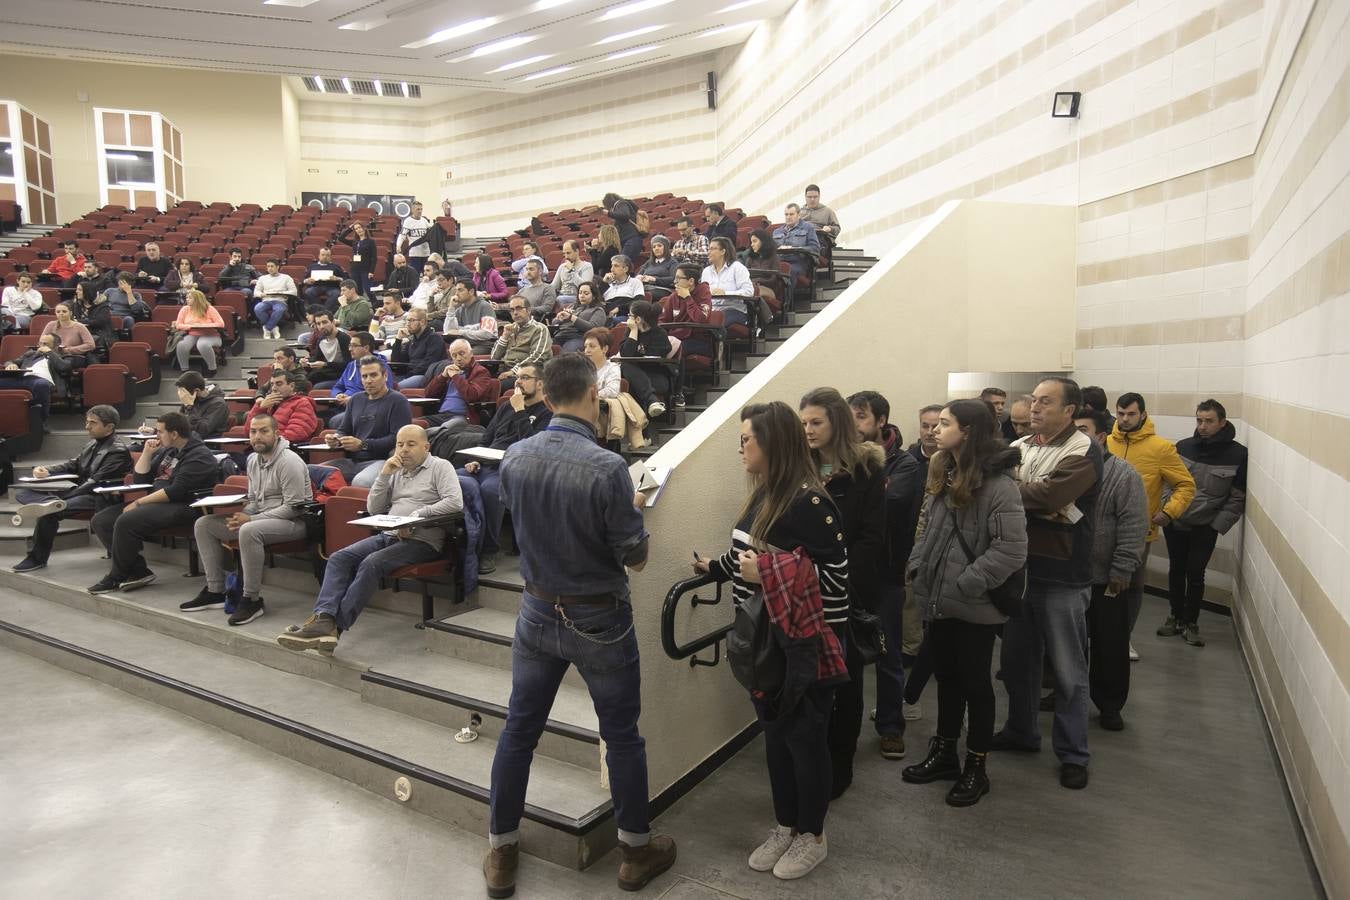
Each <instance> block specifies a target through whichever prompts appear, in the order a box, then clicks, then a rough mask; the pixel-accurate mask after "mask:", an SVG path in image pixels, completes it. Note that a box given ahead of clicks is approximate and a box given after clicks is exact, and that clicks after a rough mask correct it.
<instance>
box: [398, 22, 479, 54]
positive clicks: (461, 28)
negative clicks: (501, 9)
mask: <svg viewBox="0 0 1350 900" xmlns="http://www.w3.org/2000/svg"><path fill="white" fill-rule="evenodd" d="M500 21H501V19H499V18H497V17H496V16H486V17H484V18H482V19H472V20H470V21H468V22H464V23H462V24H460V25H455V26H454V27H452V28H443V29H441V30H440V31H438V32H436V33H435V34H430V35H427V36H426V37H425V38H423V39H422V40H420V41H413V42H412V43H411V44H404V45H403V49H404V50H421V49H422V48H423V47H430V46H431V45H432V44H442V43H444V42H446V41H453V40H454V39H455V38H457V37H463V36H464V35H466V34H473V33H475V32H478V31H482V30H483V29H485V28H491V27H492V26H493V25H496V24H497V23H498V22H500Z"/></svg>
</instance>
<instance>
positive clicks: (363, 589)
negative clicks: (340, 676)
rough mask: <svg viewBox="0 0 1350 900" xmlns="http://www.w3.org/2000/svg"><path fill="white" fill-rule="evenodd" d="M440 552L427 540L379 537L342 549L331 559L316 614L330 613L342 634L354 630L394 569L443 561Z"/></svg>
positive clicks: (316, 602)
mask: <svg viewBox="0 0 1350 900" xmlns="http://www.w3.org/2000/svg"><path fill="white" fill-rule="evenodd" d="M440 555H441V550H440V549H439V548H437V547H433V546H431V545H430V544H428V543H426V542H425V541H415V540H403V541H401V540H399V539H398V538H396V537H393V536H392V535H388V534H376V535H372V536H371V537H368V538H366V539H365V540H362V541H357V542H356V543H355V544H350V545H348V546H346V547H343V548H342V549H341V550H339V551H338V552H336V553H334V554H333V555H332V556H330V557H329V558H328V567H327V568H326V569H324V573H323V584H322V585H321V586H320V587H319V596H318V599H317V600H315V602H314V612H315V613H328V615H330V616H332V617H333V618H335V619H337V626H338V628H341V629H342V630H343V631H346V630H347V629H348V628H351V627H352V625H353V624H354V623H355V622H356V617H357V616H359V615H361V610H363V609H365V608H366V604H367V603H369V602H370V598H371V596H372V595H373V594H374V593H375V592H376V591H377V590H379V587H380V579H382V578H384V577H386V576H387V575H389V573H390V572H393V571H394V570H395V569H401V568H403V567H404V566H410V565H412V564H413V563H420V562H430V561H431V560H433V559H438V558H440Z"/></svg>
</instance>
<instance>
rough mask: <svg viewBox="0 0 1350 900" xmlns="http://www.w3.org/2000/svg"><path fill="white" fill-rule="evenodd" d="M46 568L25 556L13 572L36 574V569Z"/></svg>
mask: <svg viewBox="0 0 1350 900" xmlns="http://www.w3.org/2000/svg"><path fill="white" fill-rule="evenodd" d="M45 568H47V564H46V563H45V562H38V561H37V560H36V559H33V557H31V556H25V557H24V558H23V562H21V563H19V564H18V565H17V566H15V567H14V571H15V572H36V571H37V570H38V569H45Z"/></svg>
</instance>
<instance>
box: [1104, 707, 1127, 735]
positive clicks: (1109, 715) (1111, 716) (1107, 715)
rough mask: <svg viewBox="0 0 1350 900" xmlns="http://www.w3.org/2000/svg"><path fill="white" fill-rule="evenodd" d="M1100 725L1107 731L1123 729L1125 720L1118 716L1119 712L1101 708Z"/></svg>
mask: <svg viewBox="0 0 1350 900" xmlns="http://www.w3.org/2000/svg"><path fill="white" fill-rule="evenodd" d="M1102 727H1103V728H1105V729H1106V730H1107V731H1124V730H1125V720H1124V719H1122V718H1121V717H1120V713H1119V712H1112V711H1110V710H1105V709H1104V710H1102Z"/></svg>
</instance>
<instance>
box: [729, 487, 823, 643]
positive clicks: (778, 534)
mask: <svg viewBox="0 0 1350 900" xmlns="http://www.w3.org/2000/svg"><path fill="white" fill-rule="evenodd" d="M754 519H755V511H754V510H753V509H752V510H750V511H749V512H748V513H746V515H744V516H742V517H741V520H740V521H739V522H737V523H736V527H735V529H733V530H732V532H731V549H730V550H728V551H727V552H726V553H723V554H722V555H721V556H719V557H717V558H716V559H711V560H709V561H708V571H709V573H710V574H711V575H712V576H713V577H714V578H716V579H717V580H718V581H730V582H732V589H731V597H732V600H733V601H734V602H735V603H736V605H737V606H739V605H740V604H742V603H743V602H745V601H746V600H747V599H749V598H750V596H751V595H752V594H753V593H754V592H755V591H756V590H757V589H758V585H754V584H751V583H750V582H748V581H746V580H745V579H744V578H742V577H741V565H740V562H739V561H738V559H737V557H738V556H739V555H740V553H741V551H743V550H756V551H759V552H765V551H768V550H773V551H775V552H786V553H791V552H792V551H794V550H796V549H797V548H799V547H800V548H802V549H803V550H805V551H806V553H807V554H808V555H809V556H810V557H811V562H812V563H813V564H814V565H815V568H816V580H817V581H818V582H819V583H820V600H821V607H822V608H823V609H824V611H825V621H826V622H828V623H830V624H831V625H839V624H843V623H844V622H847V621H848V551H847V550H846V549H845V543H844V528H843V523H842V521H841V519H840V516H839V511H838V510H837V509H836V508H835V505H834V501H832V500H831V499H830V497H829V495H828V494H825V493H823V492H820V491H805V492H804V493H803V494H802V495H801V496H800V497H799V498H798V499H797V501H796V502H795V503H793V505H792V506H790V507H789V508H788V511H787V512H786V513H784V514H783V516H782V517H781V518H780V519H779V520H778V521H777V522H775V523H774V526H773V527H772V528H770V529H769V534H768V538H769V540H768V541H767V546H766V545H765V542H757V541H755V540H754V539H753V538H751V536H750V525H751V523H753V522H754Z"/></svg>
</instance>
